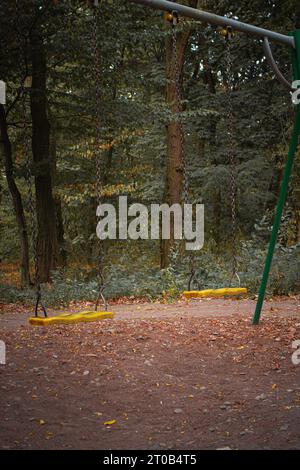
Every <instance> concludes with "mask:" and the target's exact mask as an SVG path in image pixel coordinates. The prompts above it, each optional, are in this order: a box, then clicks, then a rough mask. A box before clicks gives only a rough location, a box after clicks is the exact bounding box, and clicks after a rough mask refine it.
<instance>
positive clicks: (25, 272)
mask: <svg viewBox="0 0 300 470" xmlns="http://www.w3.org/2000/svg"><path fill="white" fill-rule="evenodd" d="M0 134H1V142H2V145H3V154H4V167H5V176H6V181H7V185H8V189H9V191H10V194H11V197H12V202H13V206H14V211H15V216H16V221H17V226H18V231H19V237H20V246H21V285H22V287H25V286H29V285H30V271H29V245H28V233H27V227H26V220H25V215H24V209H23V203H22V198H21V194H20V191H19V189H18V187H17V185H16V182H15V179H14V175H13V159H12V149H11V142H10V139H9V135H8V131H7V122H6V115H5V110H4V106H3V105H2V104H0Z"/></svg>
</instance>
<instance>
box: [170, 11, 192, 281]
mask: <svg viewBox="0 0 300 470" xmlns="http://www.w3.org/2000/svg"><path fill="white" fill-rule="evenodd" d="M169 21H170V23H171V27H172V49H173V52H172V54H173V71H174V74H175V93H176V96H175V100H176V108H175V109H176V110H175V112H176V113H177V119H178V124H179V132H180V148H181V159H182V180H183V191H182V193H183V198H182V199H183V204H188V203H189V179H188V171H187V159H186V153H185V139H184V125H183V120H182V102H181V83H180V81H181V79H180V71H179V65H178V50H177V25H178V23H179V16H178V12H177V11H172V13H171V14H170V16H169ZM188 264H189V280H188V290H191V286H192V281H193V279H194V277H195V274H196V271H195V266H194V257H193V256H192V254H191V253H190V254H189V260H188Z"/></svg>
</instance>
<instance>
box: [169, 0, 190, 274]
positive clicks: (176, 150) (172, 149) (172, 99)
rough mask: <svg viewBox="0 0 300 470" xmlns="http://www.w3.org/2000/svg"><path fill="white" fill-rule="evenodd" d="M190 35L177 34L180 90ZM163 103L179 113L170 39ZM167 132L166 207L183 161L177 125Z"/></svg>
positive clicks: (176, 191)
mask: <svg viewBox="0 0 300 470" xmlns="http://www.w3.org/2000/svg"><path fill="white" fill-rule="evenodd" d="M189 5H190V6H192V7H195V6H196V5H197V0H190V2H189ZM189 37H190V31H189V30H188V31H184V32H180V33H177V70H178V75H179V85H180V88H181V89H182V79H183V68H184V58H185V51H186V48H187V45H188V40H189ZM165 47H166V79H167V88H166V101H167V104H168V106H169V109H171V111H172V113H174V115H175V114H176V113H178V111H179V108H180V103H178V102H177V94H176V70H175V67H174V57H173V43H172V37H170V36H168V37H167V39H166V44H165ZM166 130H167V153H166V176H165V190H164V202H166V203H167V204H169V205H172V204H176V203H180V202H181V195H182V185H183V159H182V148H181V147H182V146H181V139H182V136H181V126H180V124H179V123H178V122H169V123H168V124H167V125H166ZM170 231H171V233H170V239H169V240H162V241H161V268H166V267H167V266H168V265H169V264H170V254H171V250H172V247H173V246H174V224H173V220H171V230H170Z"/></svg>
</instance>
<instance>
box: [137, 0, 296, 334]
mask: <svg viewBox="0 0 300 470" xmlns="http://www.w3.org/2000/svg"><path fill="white" fill-rule="evenodd" d="M129 1H130V2H132V3H137V4H140V5H144V6H147V7H151V8H155V9H159V10H162V11H165V12H167V15H169V20H170V21H173V25H174V26H175V25H176V23H177V22H178V18H179V16H182V17H186V18H192V19H193V20H196V21H201V22H205V23H208V24H212V25H216V26H221V27H222V28H223V31H224V36H225V37H226V39H227V45H228V50H229V42H230V39H231V35H232V33H233V32H242V33H245V34H247V35H250V36H254V37H258V38H261V39H262V41H263V49H264V54H265V56H266V59H267V60H268V63H269V65H270V66H271V68H272V70H273V72H274V74H275V76H276V78H277V79H278V80H279V82H280V83H281V84H282V85H283V86H284V87H285V88H286V89H287V90H288V92H289V93H292V92H294V91H295V90H296V88H294V87H293V86H292V84H290V83H289V82H288V80H286V78H285V77H284V76H283V74H282V73H281V72H280V70H279V68H278V66H277V64H276V62H275V60H274V57H273V54H272V50H271V46H270V41H273V42H276V43H280V44H283V45H285V46H288V47H289V48H290V49H291V54H292V66H293V79H294V81H297V80H300V30H299V29H297V30H295V31H293V32H291V33H290V34H289V35H288V36H287V35H284V34H280V33H277V32H274V31H270V30H267V29H264V28H259V27H257V26H254V25H251V24H246V23H242V22H240V21H236V20H234V19H231V18H229V17H225V16H218V15H215V14H213V13H208V12H205V11H203V10H199V9H196V8H191V7H188V6H186V5H181V4H179V3H176V2H170V1H167V0H129ZM174 17H175V18H176V21H175V22H174V20H173V18H174ZM228 58H229V61H228V63H229V62H230V56H229V55H228ZM177 79H178V77H177ZM177 87H178V86H177ZM231 88H232V85H231V84H230V83H229V84H228V85H227V91H228V94H229V112H230V106H231V104H232V102H231V100H230V93H231ZM177 100H178V102H180V95H179V92H178V91H177ZM299 134H300V105H296V116H295V122H294V129H293V134H292V138H291V142H290V147H289V152H288V158H287V161H286V165H285V170H284V175H283V180H282V184H281V189H280V194H279V198H278V203H277V208H276V213H275V219H274V223H273V227H272V234H271V240H270V243H269V249H268V253H267V257H266V261H265V267H264V271H263V275H262V280H261V285H260V289H259V295H258V300H257V304H256V309H255V313H254V316H253V324H254V325H257V324H258V323H259V320H260V316H261V310H262V306H263V302H264V298H265V293H266V288H267V283H268V278H269V274H270V269H271V264H272V260H273V254H274V250H275V247H276V241H277V237H278V231H279V227H280V222H281V217H282V213H283V208H284V205H285V201H286V196H287V191H288V186H289V180H290V176H291V172H292V167H293V161H294V157H295V154H296V151H297V147H298V139H299ZM229 135H230V140H231V139H232V137H233V134H232V130H229ZM183 162H184V158H183ZM230 163H231V183H232V184H231V196H232V222H233V238H235V235H236V222H235V211H236V205H235V191H236V188H235V180H234V178H233V175H234V173H233V168H234V163H235V162H234V154H233V152H232V147H231V149H230ZM184 174H185V172H184ZM186 186H187V185H186V184H185V182H184V190H185V188H186ZM233 265H234V266H233V275H237V261H236V258H235V257H234V260H233ZM192 275H193V270H192ZM245 293H247V289H246V288H224V289H215V290H214V289H209V290H205V291H191V290H189V291H185V292H184V293H183V295H184V296H185V297H186V298H193V297H198V298H205V297H223V296H234V295H241V294H245Z"/></svg>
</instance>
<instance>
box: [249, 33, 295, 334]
mask: <svg viewBox="0 0 300 470" xmlns="http://www.w3.org/2000/svg"><path fill="white" fill-rule="evenodd" d="M292 35H293V36H294V37H295V43H296V49H295V50H293V51H292V54H293V58H292V59H293V60H292V62H293V77H294V80H300V30H297V31H294V32H293V33H292ZM299 135H300V105H297V107H296V117H295V124H294V130H293V135H292V139H291V143H290V148H289V153H288V158H287V162H286V166H285V170H284V175H283V180H282V184H281V189H280V195H279V199H278V204H277V209H276V214H275V219H274V224H273V228H272V235H271V240H270V244H269V249H268V254H267V258H266V263H265V268H264V272H263V276H262V280H261V285H260V289H259V294H258V300H257V304H256V309H255V314H254V316H253V325H257V324H258V323H259V320H260V315H261V310H262V306H263V302H264V298H265V293H266V288H267V284H268V278H269V274H270V269H271V265H272V260H273V254H274V250H275V246H276V241H277V236H278V231H279V226H280V222H281V217H282V212H283V209H284V205H285V201H286V195H287V191H288V186H289V180H290V176H291V173H292V168H293V162H294V157H295V154H296V151H297V147H298V139H299Z"/></svg>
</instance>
